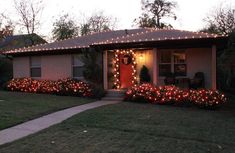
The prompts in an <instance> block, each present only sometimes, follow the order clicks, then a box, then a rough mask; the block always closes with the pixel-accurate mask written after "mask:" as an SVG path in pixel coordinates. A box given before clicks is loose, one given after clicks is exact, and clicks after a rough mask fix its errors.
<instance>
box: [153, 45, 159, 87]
mask: <svg viewBox="0 0 235 153" xmlns="http://www.w3.org/2000/svg"><path fill="white" fill-rule="evenodd" d="M157 82H158V71H157V48H154V49H153V84H154V85H157Z"/></svg>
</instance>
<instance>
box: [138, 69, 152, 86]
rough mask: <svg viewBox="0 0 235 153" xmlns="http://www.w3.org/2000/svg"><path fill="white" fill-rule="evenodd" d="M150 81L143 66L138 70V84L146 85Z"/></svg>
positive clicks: (147, 71)
mask: <svg viewBox="0 0 235 153" xmlns="http://www.w3.org/2000/svg"><path fill="white" fill-rule="evenodd" d="M150 80H151V77H150V75H149V70H148V68H147V67H146V66H145V65H143V66H142V68H141V70H140V83H147V82H150Z"/></svg>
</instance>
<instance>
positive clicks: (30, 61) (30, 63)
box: [29, 56, 42, 78]
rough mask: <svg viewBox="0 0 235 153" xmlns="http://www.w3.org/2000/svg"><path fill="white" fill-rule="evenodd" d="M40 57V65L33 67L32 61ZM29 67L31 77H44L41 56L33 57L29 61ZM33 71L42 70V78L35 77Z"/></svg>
mask: <svg viewBox="0 0 235 153" xmlns="http://www.w3.org/2000/svg"><path fill="white" fill-rule="evenodd" d="M35 57H38V58H39V59H40V65H36V66H33V64H32V61H33V60H32V59H33V58H35ZM29 66H30V77H31V78H41V77H42V58H41V56H31V57H30V59H29ZM32 69H40V76H33V75H32Z"/></svg>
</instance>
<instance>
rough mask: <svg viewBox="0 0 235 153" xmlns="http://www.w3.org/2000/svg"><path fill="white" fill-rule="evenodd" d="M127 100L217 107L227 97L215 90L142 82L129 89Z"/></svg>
mask: <svg viewBox="0 0 235 153" xmlns="http://www.w3.org/2000/svg"><path fill="white" fill-rule="evenodd" d="M125 100H126V101H142V102H150V103H154V104H175V105H179V104H195V105H197V106H200V107H204V108H215V107H217V106H219V105H221V104H224V103H225V102H226V97H225V96H224V94H221V93H219V92H218V91H215V90H207V89H200V90H183V89H180V88H178V87H176V86H160V87H155V86H153V85H151V84H142V85H139V86H135V87H132V88H131V89H129V90H128V91H127V92H126V96H125Z"/></svg>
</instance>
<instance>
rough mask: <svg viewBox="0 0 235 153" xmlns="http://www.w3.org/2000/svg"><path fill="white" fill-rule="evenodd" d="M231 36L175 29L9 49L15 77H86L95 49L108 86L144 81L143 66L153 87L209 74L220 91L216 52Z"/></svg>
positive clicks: (207, 83) (107, 34)
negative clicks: (86, 55)
mask: <svg viewBox="0 0 235 153" xmlns="http://www.w3.org/2000/svg"><path fill="white" fill-rule="evenodd" d="M226 41H227V37H226V36H219V35H212V34H207V33H196V32H189V31H181V30H174V29H163V30H159V29H132V30H117V31H104V32H101V33H93V34H89V35H86V36H81V37H76V38H72V39H67V40H63V41H57V42H53V43H48V44H42V45H36V46H32V47H28V48H21V49H17V50H9V51H6V52H5V53H4V54H6V55H7V56H12V57H13V75H14V78H22V77H33V78H36V79H48V80H58V79H62V78H68V77H72V78H77V79H81V80H82V79H84V78H83V70H84V67H83V65H84V63H83V61H82V60H81V56H83V52H84V51H86V50H88V49H89V48H93V49H94V50H96V52H97V53H98V54H97V56H98V58H97V59H98V60H97V63H98V64H99V65H100V66H101V68H102V73H101V74H102V75H100V76H97V77H101V78H102V80H103V87H104V89H106V90H109V89H126V88H129V87H131V86H133V85H134V84H138V83H139V82H140V78H139V75H140V71H141V68H142V67H143V66H146V67H147V68H148V70H149V74H150V77H151V83H153V84H155V85H164V79H165V77H166V76H167V75H168V74H170V73H174V75H175V76H176V79H177V80H179V82H180V81H182V80H185V79H188V80H190V79H192V78H193V77H194V75H195V73H197V72H203V74H204V76H205V87H206V88H210V89H216V51H217V48H218V47H220V46H221V45H223V44H224V43H225V42H226Z"/></svg>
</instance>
